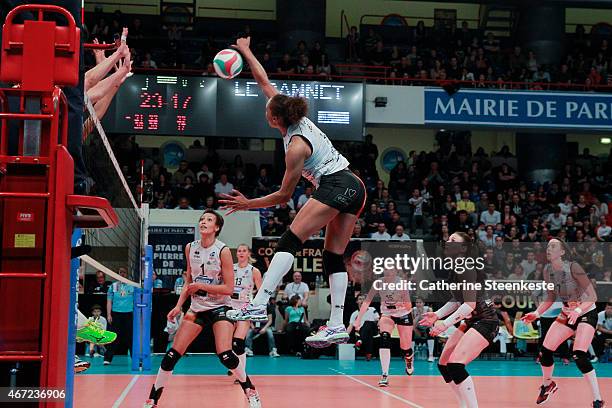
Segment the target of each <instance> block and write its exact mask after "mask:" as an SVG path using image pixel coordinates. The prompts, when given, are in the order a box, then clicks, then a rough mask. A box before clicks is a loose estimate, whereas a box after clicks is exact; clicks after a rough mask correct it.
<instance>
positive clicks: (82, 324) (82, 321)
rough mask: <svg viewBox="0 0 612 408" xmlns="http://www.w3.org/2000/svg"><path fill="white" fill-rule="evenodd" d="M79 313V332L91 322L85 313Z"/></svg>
mask: <svg viewBox="0 0 612 408" xmlns="http://www.w3.org/2000/svg"><path fill="white" fill-rule="evenodd" d="M77 312H78V320H77V330H79V329H82V328H83V327H85V326H86V325H87V323H88V322H89V320H87V318H86V317H85V315H84V314H83V313H81V311H80V310H77Z"/></svg>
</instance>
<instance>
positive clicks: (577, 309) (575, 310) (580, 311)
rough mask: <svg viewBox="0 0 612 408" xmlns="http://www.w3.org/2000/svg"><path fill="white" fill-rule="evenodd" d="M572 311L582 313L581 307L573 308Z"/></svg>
mask: <svg viewBox="0 0 612 408" xmlns="http://www.w3.org/2000/svg"><path fill="white" fill-rule="evenodd" d="M574 312H578V314H582V309H581V308H579V307H577V308H575V309H574Z"/></svg>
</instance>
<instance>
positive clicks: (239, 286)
mask: <svg viewBox="0 0 612 408" xmlns="http://www.w3.org/2000/svg"><path fill="white" fill-rule="evenodd" d="M254 287H255V283H254V280H253V265H247V266H245V267H244V268H241V267H240V266H238V264H237V263H235V264H234V292H233V293H232V309H235V310H238V309H241V308H242V307H243V306H244V305H246V304H247V303H249V302H250V301H251V300H252V299H253V289H254Z"/></svg>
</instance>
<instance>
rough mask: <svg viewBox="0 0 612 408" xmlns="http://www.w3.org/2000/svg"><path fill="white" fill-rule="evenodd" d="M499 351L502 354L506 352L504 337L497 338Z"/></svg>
mask: <svg viewBox="0 0 612 408" xmlns="http://www.w3.org/2000/svg"><path fill="white" fill-rule="evenodd" d="M499 351H500V353H502V354H506V353H507V351H508V350H507V348H506V339H504V338H501V337H500V339H499Z"/></svg>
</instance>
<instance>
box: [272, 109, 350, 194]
mask: <svg viewBox="0 0 612 408" xmlns="http://www.w3.org/2000/svg"><path fill="white" fill-rule="evenodd" d="M295 135H300V136H302V137H304V138H305V139H306V140H307V141H308V142H309V143H310V147H311V149H312V154H311V155H310V157H309V158H308V159H306V161H305V162H304V168H303V169H302V176H304V178H305V179H307V180H308V181H310V182H311V183H312V185H314V186H315V188H317V187H318V186H319V179H320V178H321V176H326V175H328V174H333V173H336V172H338V171H340V170H344V169H346V168H347V167H348V166H349V161H348V160H347V159H346V158H345V157H344V156H343V155H341V154H340V153H339V152H338V151H337V150H336V148H335V147H334V145H332V143H331V142H330V141H329V139H328V138H327V136H326V135H325V133H323V132H322V131H321V130H320V129H319V128H318V127H316V126H315V124H314V123H312V121H311V120H310V119H308V118H307V117H305V116H304V117H303V118H302V119H300V121H299V122H298V123H296V124H295V125H291V126H289V127H288V128H287V134H286V135H285V137H283V145H284V146H285V152H286V151H287V148H288V147H289V142H290V141H291V138H292V137H293V136H295Z"/></svg>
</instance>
